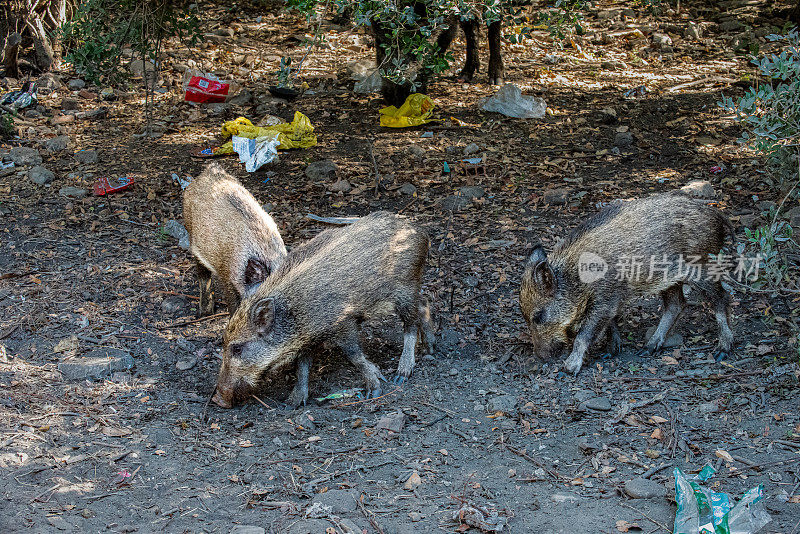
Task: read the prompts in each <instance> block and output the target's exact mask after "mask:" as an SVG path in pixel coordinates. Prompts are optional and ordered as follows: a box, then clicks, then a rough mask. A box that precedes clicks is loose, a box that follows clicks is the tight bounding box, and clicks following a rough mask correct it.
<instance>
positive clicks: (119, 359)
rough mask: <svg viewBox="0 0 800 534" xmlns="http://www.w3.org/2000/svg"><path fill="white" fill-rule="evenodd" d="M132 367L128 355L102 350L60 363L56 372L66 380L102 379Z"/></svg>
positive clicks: (108, 349) (114, 350)
mask: <svg viewBox="0 0 800 534" xmlns="http://www.w3.org/2000/svg"><path fill="white" fill-rule="evenodd" d="M133 366H134V361H133V356H131V355H130V354H129V353H127V352H125V351H123V350H120V349H112V348H102V349H96V350H93V351H91V352H89V353H87V354H84V355H83V356H81V357H79V358H72V359H69V360H65V361H63V362H61V363H59V364H58V370H59V371H61V374H62V375H64V378H66V379H67V380H83V379H86V378H90V379H92V378H104V377H106V376H110V375H111V373H114V372H116V371H128V370H130V369H132V368H133Z"/></svg>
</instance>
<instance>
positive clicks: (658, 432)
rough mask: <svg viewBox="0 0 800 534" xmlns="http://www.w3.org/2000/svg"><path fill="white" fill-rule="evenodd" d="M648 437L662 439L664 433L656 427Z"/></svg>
mask: <svg viewBox="0 0 800 534" xmlns="http://www.w3.org/2000/svg"><path fill="white" fill-rule="evenodd" d="M650 437H651V438H653V439H658V440H662V439H664V433H663V432H662V431H661V429H660V428H656V429H655V430H653V433H652V434H650Z"/></svg>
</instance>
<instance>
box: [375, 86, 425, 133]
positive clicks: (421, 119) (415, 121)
mask: <svg viewBox="0 0 800 534" xmlns="http://www.w3.org/2000/svg"><path fill="white" fill-rule="evenodd" d="M434 107H436V104H434V103H433V100H431V99H430V97H429V96H427V95H423V94H420V93H414V94H411V95H408V98H406V101H405V102H403V105H402V106H400V107H399V108H397V107H395V106H388V107H385V108H383V109H381V110H380V114H381V126H385V127H387V128H407V127H409V126H419V125H420V124H425V123H428V122H431V121H432V120H436V119H432V118H431V115H433V108H434Z"/></svg>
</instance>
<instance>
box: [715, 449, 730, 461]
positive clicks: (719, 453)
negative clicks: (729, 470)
mask: <svg viewBox="0 0 800 534" xmlns="http://www.w3.org/2000/svg"><path fill="white" fill-rule="evenodd" d="M716 455H717V458H722V459H723V460H725V461H726V462H731V463H733V456H731V455H730V453H729V452H728V451H726V450H723V449H717V452H716Z"/></svg>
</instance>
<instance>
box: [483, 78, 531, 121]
mask: <svg viewBox="0 0 800 534" xmlns="http://www.w3.org/2000/svg"><path fill="white" fill-rule="evenodd" d="M482 109H483V110H484V111H494V112H496V113H502V114H503V115H506V116H508V117H515V118H517V119H541V118H542V117H544V112H545V110H546V109H547V103H546V102H545V101H544V99H543V98H539V97H536V96H526V95H523V94H522V90H521V89H520V88H519V87H517V86H516V85H514V84H513V83H507V84H505V85H504V86H503V87H501V88H500V90H499V91H497V93H496V94H495V95H493V96H490V97H489V98H487V99H486V102H484V104H483V108H482Z"/></svg>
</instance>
